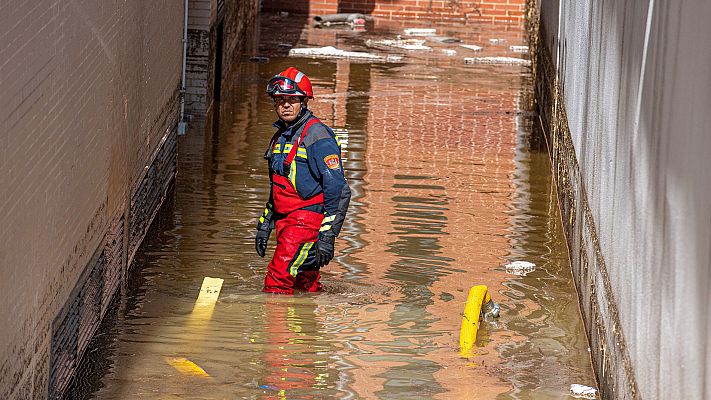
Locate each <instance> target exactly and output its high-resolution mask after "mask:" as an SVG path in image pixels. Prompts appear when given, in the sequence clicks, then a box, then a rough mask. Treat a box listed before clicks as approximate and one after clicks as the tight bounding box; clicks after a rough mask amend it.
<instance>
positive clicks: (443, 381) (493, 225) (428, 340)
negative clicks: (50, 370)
mask: <svg viewBox="0 0 711 400" xmlns="http://www.w3.org/2000/svg"><path fill="white" fill-rule="evenodd" d="M272 23H273V21H271V20H269V19H266V20H265V21H264V26H263V27H262V29H261V30H260V32H262V35H264V36H268V37H266V38H265V40H263V41H260V43H262V44H263V45H265V46H266V44H268V43H278V42H280V41H281V40H282V39H283V37H289V38H291V39H293V36H294V35H295V33H294V32H289V31H284V30H275V29H273V28H274V27H273V26H272V25H270V24H272ZM396 28H397V27H388V26H383V27H382V29H383V30H381V31H377V32H373V31H370V32H368V33H366V34H364V35H363V36H355V34H354V33H353V32H347V33H344V34H340V33H339V32H338V31H328V32H326V31H321V32H312V31H311V30H309V29H306V30H304V31H303V32H301V31H300V30H299V32H300V33H299V35H302V36H303V37H305V39H303V38H302V39H301V40H302V41H304V42H307V43H308V44H314V45H315V44H324V43H325V44H334V43H341V44H342V43H348V44H349V45H351V46H354V48H355V49H358V48H359V47H358V46H362V45H363V41H364V40H365V39H367V38H369V37H383V36H388V35H391V34H392V32H393V31H392V30H394V29H396ZM494 28H495V27H492V29H494ZM447 29H448V30H446V32H444V33H445V34H447V35H450V36H455V37H457V36H458V37H462V38H465V39H469V40H471V38H473V37H478V38H480V39H481V38H482V37H486V34H487V33H486V31H485V30H484V28H480V27H479V28H474V27H450V28H447ZM514 33H515V32H514ZM501 34H502V33H501V32H499V31H496V30H495V29H494V31H493V33H490V35H501ZM477 35H478V36H477ZM516 35H518V33H515V35H514V36H510V40H509V44H518V42H516V40H519V41H522V38H523V35H522V34H521V35H520V36H516ZM296 37H297V38H298V37H301V36H296ZM265 43H266V44H265ZM492 51H495V52H496V51H502V50H501V49H494V50H492ZM292 64H295V65H296V66H297V67H298V68H301V69H303V70H305V71H307V72H308V73H309V74H310V75H311V77H312V82H313V83H314V85H315V91H316V93H317V96H316V99H315V101H314V102H313V103H310V107H311V108H312V109H313V110H314V112H315V114H316V115H317V116H319V117H320V118H321V119H322V120H323V121H324V122H326V123H327V124H329V125H330V126H332V127H333V128H334V129H335V130H336V131H337V132H338V133H339V135H341V136H342V139H343V141H344V143H345V144H346V146H345V153H344V166H345V169H346V172H347V178H348V179H349V183H350V186H351V188H352V191H353V198H352V202H351V209H350V214H349V218H348V219H347V222H346V224H345V225H344V228H343V231H342V235H341V237H340V238H339V239H338V241H337V248H338V251H339V255H338V256H337V258H336V260H335V261H334V262H333V263H331V264H330V265H329V266H328V267H326V268H325V269H324V270H323V278H322V279H323V283H324V286H325V290H324V293H321V294H319V295H303V294H302V295H297V296H294V297H279V296H270V295H264V294H262V293H260V289H261V286H262V281H263V276H264V273H265V270H266V264H267V260H264V259H260V258H259V257H258V256H257V255H256V254H255V253H254V248H253V229H254V226H255V218H256V216H257V215H259V213H260V212H261V210H262V207H263V205H264V201H265V200H266V198H267V196H268V177H267V176H266V168H265V165H264V161H263V160H262V154H263V150H264V146H265V145H266V143H267V142H268V140H269V138H270V136H271V134H272V132H273V130H272V128H271V122H272V121H273V118H274V114H273V110H272V105H271V102H270V101H269V99H268V98H267V97H266V96H264V95H263V94H262V90H263V82H266V81H267V80H268V79H269V77H270V76H271V75H273V74H274V72H275V71H280V70H283V69H284V68H285V67H286V66H288V65H292ZM233 71H235V74H234V78H233V80H232V81H230V82H227V83H226V84H225V86H224V90H225V93H224V95H223V96H221V103H220V107H221V111H220V120H219V121H218V122H219V124H217V126H219V129H217V130H213V129H212V127H213V126H215V124H213V123H211V122H209V121H208V122H207V123H206V126H207V127H210V129H204V126H203V127H200V126H194V127H193V129H192V130H191V131H190V132H189V133H188V135H187V136H186V137H184V138H181V142H180V157H179V160H180V161H179V174H178V178H177V182H176V195H175V201H174V205H173V207H172V208H168V209H166V210H164V211H163V212H162V214H161V218H163V219H165V220H167V221H169V222H168V223H167V224H165V225H163V226H157V227H154V229H153V230H152V234H153V235H154V237H151V238H149V239H148V240H147V241H146V242H145V244H144V245H143V247H142V248H141V251H140V253H139V257H138V260H137V268H136V270H135V271H136V276H137V278H136V279H137V280H136V281H135V282H134V284H133V287H134V289H133V291H131V292H130V296H129V298H128V299H127V303H126V304H127V307H126V312H125V313H124V314H122V315H121V316H120V317H119V320H118V321H117V322H116V327H115V330H114V331H113V332H110V333H107V335H113V336H111V337H114V338H115V342H114V344H113V345H111V346H110V349H111V356H110V358H111V361H112V363H113V365H112V366H111V367H110V368H109V370H108V372H107V373H106V375H105V376H103V378H102V379H101V385H102V388H101V389H99V390H98V391H96V392H95V393H94V394H93V395H94V397H96V398H101V399H128V398H131V399H141V398H145V399H149V398H150V399H155V398H175V397H176V396H177V397H181V398H182V397H188V396H189V397H192V398H273V399H289V398H314V399H315V398H393V399H395V398H412V397H416V398H443V399H449V398H458V399H459V398H461V399H466V398H495V397H497V396H498V397H499V398H564V397H566V396H567V390H568V385H569V384H570V383H585V384H594V378H592V376H593V375H592V370H591V367H590V362H589V359H588V355H587V344H586V340H585V336H584V334H583V331H582V325H581V321H580V317H579V314H578V310H577V301H576V297H575V293H574V291H573V286H572V283H571V282H572V280H571V277H570V269H569V266H568V264H567V263H568V261H567V253H566V249H565V243H564V241H563V238H562V232H561V230H560V223H559V221H558V214H557V204H556V202H555V194H554V191H553V186H552V181H551V179H550V172H549V164H548V161H547V156H546V154H545V153H544V152H542V151H541V149H540V148H534V147H531V146H530V143H531V141H530V140H529V139H528V138H529V137H530V136H531V128H532V127H531V123H530V121H529V120H527V119H526V118H524V117H517V116H516V115H517V114H519V115H520V114H522V113H523V112H525V111H526V110H523V109H522V108H521V106H520V105H519V103H520V100H519V99H520V98H521V94H522V92H525V91H526V90H530V84H529V82H528V81H527V79H526V76H527V75H526V71H525V70H523V69H520V68H519V67H503V68H502V67H491V66H464V65H463V64H461V65H460V64H454V63H453V61H452V60H451V59H450V58H447V57H446V56H443V55H436V54H428V55H423V56H412V57H410V58H408V60H407V61H406V62H403V63H401V64H372V65H371V64H360V63H351V62H347V61H343V60H341V61H331V60H311V59H292V58H280V57H273V58H272V59H271V61H270V62H269V63H268V64H263V65H257V64H250V63H236V64H234V66H233ZM272 242H273V241H272ZM270 250H272V249H270ZM518 259H524V260H528V261H532V262H535V263H536V264H537V266H538V268H537V270H536V271H535V272H533V273H531V274H529V275H528V276H525V277H516V276H511V275H507V274H506V273H505V271H504V269H503V268H502V267H501V266H502V265H504V264H505V263H506V262H508V261H513V260H518ZM205 276H211V277H219V278H222V279H224V280H225V281H224V286H223V289H222V293H221V295H220V299H219V301H218V302H217V304H216V305H215V307H214V310H212V313H211V315H210V316H209V317H205V318H203V319H201V320H200V321H199V323H196V320H195V318H194V316H192V317H191V313H192V310H193V309H194V302H195V298H196V296H197V293H198V291H199V288H200V283H201V282H202V279H203V278H204V277H205ZM476 284H485V285H488V286H489V289H490V292H491V293H492V296H493V297H494V298H495V299H496V300H497V301H500V302H501V303H502V316H501V318H500V319H499V321H497V322H495V323H491V324H483V325H482V328H481V330H480V333H479V336H478V340H477V346H478V347H477V348H476V350H475V354H474V357H473V358H471V359H464V358H460V357H459V355H458V352H457V346H458V333H459V326H460V323H461V313H462V310H463V306H464V301H465V300H466V295H467V291H468V289H469V288H470V287H471V286H473V285H476ZM176 357H177V358H183V359H185V360H188V361H190V362H192V363H194V364H195V365H196V366H199V367H200V368H201V369H202V370H204V371H205V372H206V373H207V374H208V375H209V378H206V377H204V376H199V375H186V374H185V372H182V371H180V370H179V369H177V368H176V367H175V366H174V365H172V364H171V363H170V362H168V361H166V360H170V359H171V358H173V359H174V358H176Z"/></svg>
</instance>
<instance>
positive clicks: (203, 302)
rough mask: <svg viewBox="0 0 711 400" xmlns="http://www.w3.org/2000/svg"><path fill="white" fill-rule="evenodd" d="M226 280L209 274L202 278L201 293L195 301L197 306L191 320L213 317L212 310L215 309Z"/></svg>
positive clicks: (204, 319)
mask: <svg viewBox="0 0 711 400" xmlns="http://www.w3.org/2000/svg"><path fill="white" fill-rule="evenodd" d="M224 281H225V280H224V279H221V278H210V277H209V276H206V277H205V279H203V280H202V287H201V288H200V294H199V295H198V298H197V300H196V301H195V307H193V313H192V315H191V316H190V319H191V320H193V321H195V320H201V321H207V320H209V319H210V318H211V317H212V311H213V310H214V309H215V303H216V302H217V298H218V297H220V290H222V283H223V282H224Z"/></svg>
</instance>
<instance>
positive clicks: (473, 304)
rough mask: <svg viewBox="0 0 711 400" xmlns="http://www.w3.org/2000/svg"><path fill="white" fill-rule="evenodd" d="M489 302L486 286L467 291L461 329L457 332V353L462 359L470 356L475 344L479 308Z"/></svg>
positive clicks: (489, 297) (478, 286)
mask: <svg viewBox="0 0 711 400" xmlns="http://www.w3.org/2000/svg"><path fill="white" fill-rule="evenodd" d="M490 301H491V296H490V295H489V290H488V288H487V287H486V286H484V285H477V286H474V287H472V288H471V289H469V296H468V297H467V302H466V304H465V306H464V315H463V317H462V328H461V330H460V331H459V352H460V354H461V355H462V356H464V357H468V356H469V355H470V353H471V350H472V347H474V342H476V334H477V332H478V331H479V316H480V315H481V308H482V307H483V306H484V305H485V304H487V303H488V302H490Z"/></svg>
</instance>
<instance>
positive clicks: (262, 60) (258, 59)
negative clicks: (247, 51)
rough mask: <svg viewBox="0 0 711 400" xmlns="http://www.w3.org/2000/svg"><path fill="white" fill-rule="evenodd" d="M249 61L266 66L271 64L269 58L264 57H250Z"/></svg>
mask: <svg viewBox="0 0 711 400" xmlns="http://www.w3.org/2000/svg"><path fill="white" fill-rule="evenodd" d="M249 61H251V62H253V63H257V64H266V63H268V62H269V57H263V56H254V57H249Z"/></svg>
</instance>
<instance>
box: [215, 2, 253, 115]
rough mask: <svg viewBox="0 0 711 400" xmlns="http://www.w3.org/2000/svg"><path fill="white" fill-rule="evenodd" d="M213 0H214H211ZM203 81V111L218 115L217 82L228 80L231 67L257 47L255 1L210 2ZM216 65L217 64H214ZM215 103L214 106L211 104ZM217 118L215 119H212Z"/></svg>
mask: <svg viewBox="0 0 711 400" xmlns="http://www.w3.org/2000/svg"><path fill="white" fill-rule="evenodd" d="M213 1H214V0H213ZM213 7H216V8H214V12H213V14H212V15H213V17H212V21H211V26H210V33H209V36H210V43H209V46H210V49H209V60H210V62H209V65H208V77H209V78H208V83H207V99H206V100H207V111H208V112H210V111H211V109H213V108H216V109H217V111H218V112H217V114H214V115H212V117H219V102H220V89H221V88H220V87H221V82H222V81H223V80H225V79H229V78H230V75H231V74H232V71H231V68H233V66H235V65H237V64H238V61H240V59H242V58H243V57H245V56H247V55H252V54H253V53H254V52H255V51H256V49H257V38H258V37H259V35H258V34H256V33H255V32H256V30H257V16H258V14H259V0H242V1H236V2H235V1H225V2H224V3H222V2H221V1H218V4H217V5H215V4H213ZM218 64H219V65H218ZM216 104H217V106H215V105H216ZM214 119H216V120H219V118H214Z"/></svg>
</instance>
